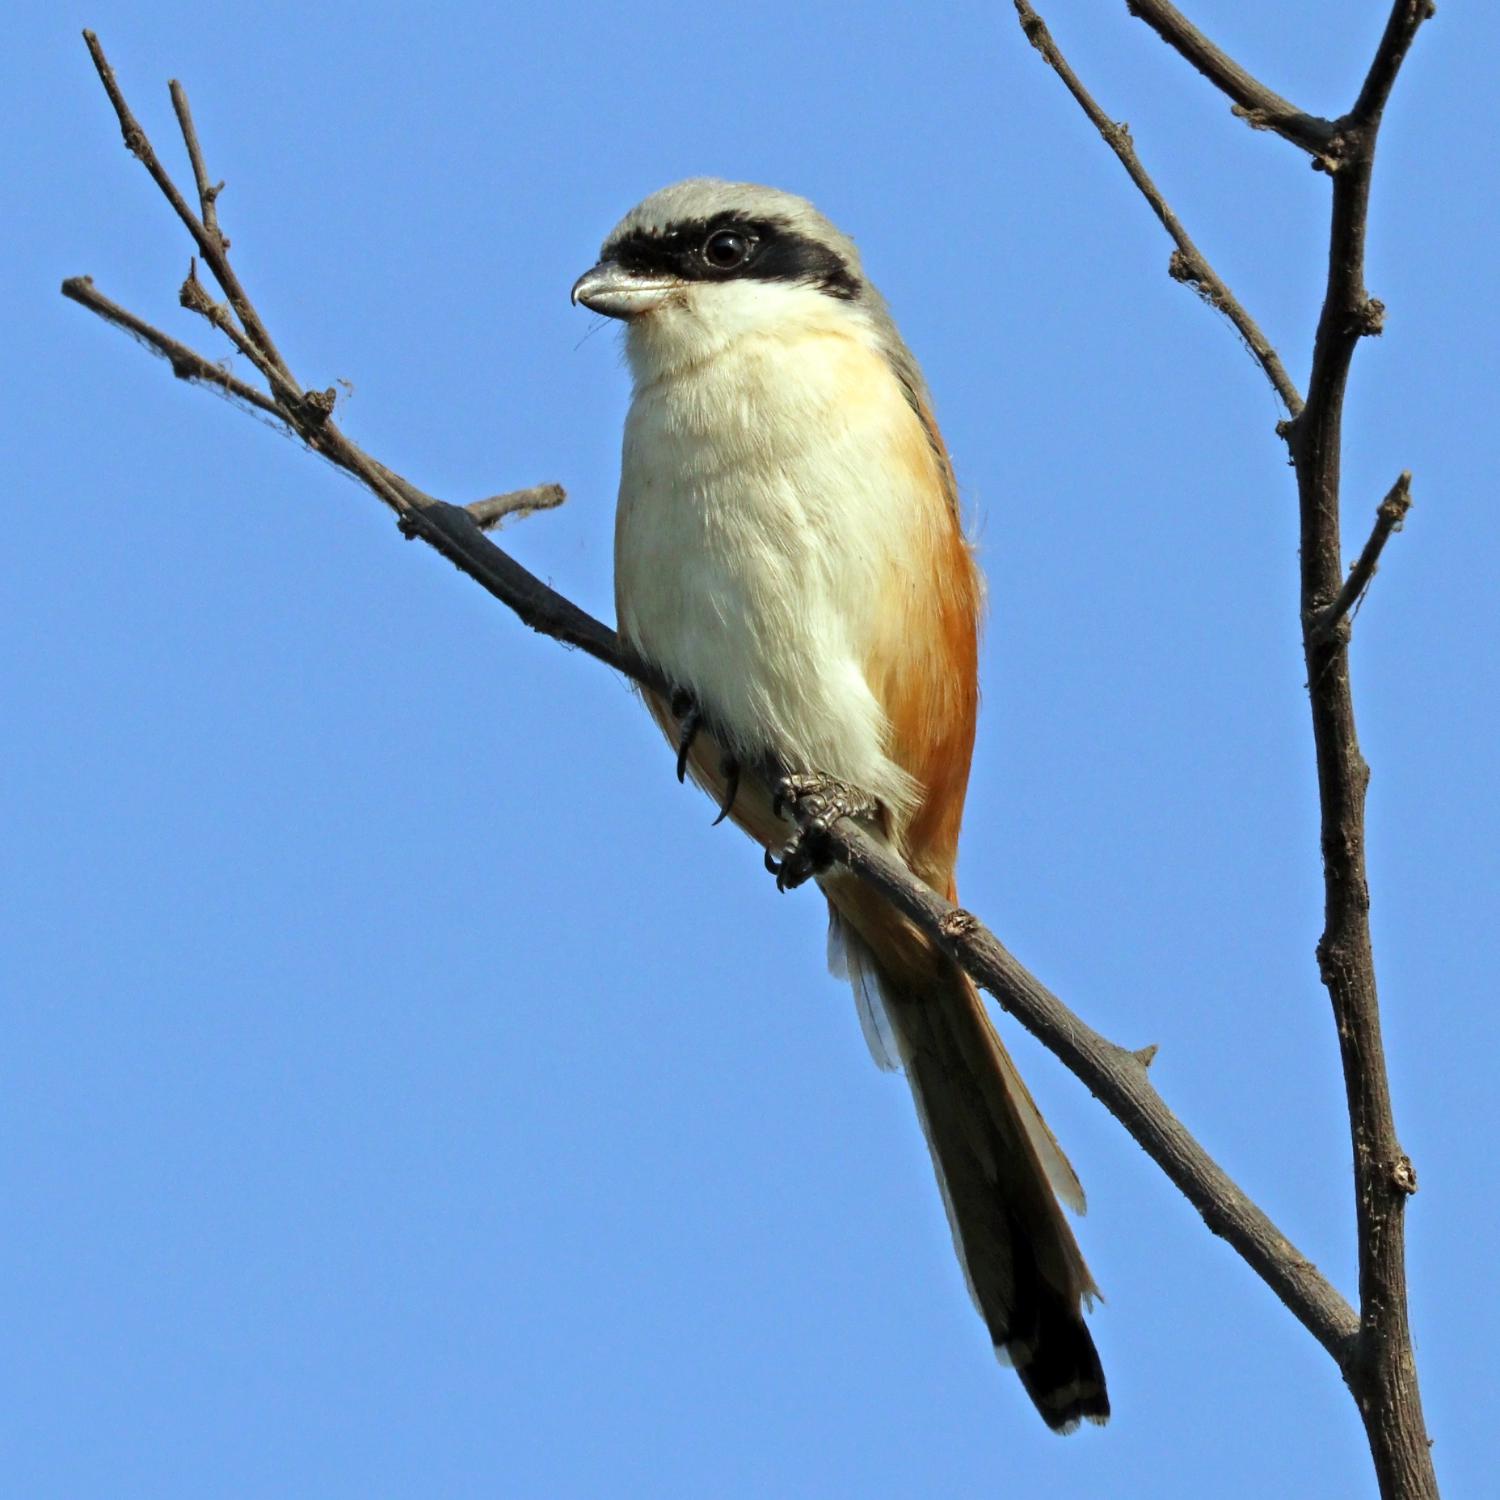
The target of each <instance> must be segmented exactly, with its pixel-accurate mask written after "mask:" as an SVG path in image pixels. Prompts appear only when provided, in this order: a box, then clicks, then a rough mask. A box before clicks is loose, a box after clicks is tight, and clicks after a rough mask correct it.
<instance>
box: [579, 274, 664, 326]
mask: <svg viewBox="0 0 1500 1500" xmlns="http://www.w3.org/2000/svg"><path fill="white" fill-rule="evenodd" d="M681 285H682V283H681V282H680V281H678V280H677V279H676V278H675V277H672V276H637V275H634V274H633V273H632V272H630V271H627V270H626V269H625V268H624V266H622V265H621V264H620V263H619V261H617V260H601V261H600V262H599V264H598V265H597V266H594V267H593V268H592V269H591V270H588V271H585V272H584V273H583V275H582V276H580V277H579V278H578V280H577V281H575V282H574V283H573V304H574V306H575V307H576V306H577V305H578V304H579V303H580V302H581V303H582V304H583V305H584V306H585V307H586V308H588V309H589V310H590V311H591V312H596V313H603V314H604V316H605V317H606V318H627V319H628V318H634V317H638V316H639V315H640V314H641V313H645V312H650V311H651V309H652V308H653V307H657V306H659V305H660V303H661V300H662V298H663V297H665V296H667V295H668V293H670V292H675V291H676V290H677V289H678V288H679V287H680V286H681Z"/></svg>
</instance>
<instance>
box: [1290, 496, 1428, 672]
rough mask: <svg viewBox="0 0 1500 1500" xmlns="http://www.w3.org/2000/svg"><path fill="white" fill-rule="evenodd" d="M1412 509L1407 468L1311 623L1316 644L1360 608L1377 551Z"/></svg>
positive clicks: (1324, 639) (1328, 636)
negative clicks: (1329, 600)
mask: <svg viewBox="0 0 1500 1500" xmlns="http://www.w3.org/2000/svg"><path fill="white" fill-rule="evenodd" d="M1410 509H1411V470H1410V469H1406V470H1404V471H1403V472H1402V474H1401V476H1400V477H1399V478H1398V479H1397V480H1396V482H1395V484H1393V485H1392V486H1391V487H1390V490H1389V491H1388V492H1387V494H1386V497H1385V499H1384V500H1382V501H1381V502H1380V504H1379V505H1378V506H1377V507H1376V509H1375V527H1374V529H1373V530H1372V531H1371V532H1370V539H1369V541H1367V542H1366V543H1365V546H1364V551H1363V552H1361V553H1360V554H1359V557H1358V559H1357V560H1356V562H1355V564H1354V566H1353V567H1352V568H1350V569H1349V576H1348V578H1346V579H1345V580H1344V586H1343V588H1341V589H1340V590H1339V596H1338V598H1337V599H1335V600H1334V601H1333V603H1332V604H1330V605H1329V606H1328V608H1327V609H1326V610H1325V611H1324V612H1323V615H1322V617H1321V618H1320V619H1319V620H1318V621H1317V622H1316V624H1315V626H1314V631H1313V633H1314V636H1315V638H1316V640H1317V642H1318V644H1319V645H1320V646H1321V645H1325V644H1327V642H1328V641H1329V640H1331V639H1332V637H1333V634H1334V632H1335V631H1337V630H1338V628H1339V627H1340V625H1342V624H1343V623H1344V622H1345V620H1346V619H1348V618H1351V617H1352V615H1353V613H1354V611H1356V610H1357V609H1358V607H1359V604H1360V601H1361V600H1362V599H1363V598H1364V595H1365V590H1366V589H1368V588H1369V587H1370V581H1371V579H1373V578H1374V577H1375V569H1376V568H1377V567H1378V566H1379V564H1380V554H1381V552H1383V551H1384V550H1385V544H1386V542H1387V541H1389V540H1390V536H1391V533H1392V532H1393V531H1400V530H1401V526H1402V523H1403V522H1404V521H1405V520H1406V513H1407V511H1409V510H1410Z"/></svg>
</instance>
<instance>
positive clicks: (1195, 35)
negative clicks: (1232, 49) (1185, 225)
mask: <svg viewBox="0 0 1500 1500" xmlns="http://www.w3.org/2000/svg"><path fill="white" fill-rule="evenodd" d="M1125 6H1126V9H1127V10H1129V12H1130V14H1131V15H1133V16H1135V17H1136V18H1137V19H1139V20H1142V21H1144V22H1145V23H1146V24H1147V25H1148V26H1149V27H1150V28H1151V29H1152V31H1154V32H1155V33H1156V34H1157V36H1159V37H1160V38H1161V39H1162V41H1164V42H1165V43H1166V44H1167V45H1168V46H1169V47H1172V48H1174V49H1175V50H1176V51H1178V52H1180V53H1181V54H1182V55H1183V56H1184V57H1185V58H1186V59H1187V60H1188V61H1189V62H1190V63H1192V65H1193V66H1194V67H1195V68H1197V70H1198V71H1199V72H1200V73H1201V74H1202V75H1203V76H1204V77H1205V78H1206V79H1208V81H1209V82H1210V83H1211V84H1213V85H1214V86H1215V87H1216V88H1217V89H1219V90H1221V91H1222V92H1223V93H1226V94H1228V95H1229V97H1230V98H1231V99H1233V100H1234V105H1235V107H1234V113H1235V114H1237V115H1238V116H1239V117H1240V118H1241V119H1242V120H1244V121H1245V122H1246V123H1247V124H1248V125H1249V126H1250V127H1251V128H1252V129H1254V130H1270V131H1274V132H1275V133H1276V134H1277V135H1279V136H1281V137H1282V139H1283V140H1288V141H1290V142H1291V143H1292V144H1293V145H1294V146H1298V147H1300V148H1301V149H1302V150H1303V151H1306V152H1307V153H1308V154H1309V155H1310V156H1314V157H1317V156H1321V155H1322V154H1323V153H1324V151H1326V150H1327V149H1328V144H1329V142H1330V141H1331V140H1332V139H1333V134H1334V129H1335V127H1334V124H1333V122H1332V121H1331V120H1325V119H1323V118H1322V117H1321V116H1320V115H1310V114H1307V113H1306V112H1305V111H1304V110H1300V109H1298V108H1297V106H1296V105H1295V104H1293V103H1292V102H1291V101H1290V100H1287V99H1283V98H1282V97H1281V95H1280V94H1278V93H1277V92H1276V91H1275V90H1274V89H1269V88H1267V87H1266V86H1265V84H1263V83H1262V82H1261V81H1260V80H1259V79H1258V78H1256V77H1255V76H1254V75H1253V74H1251V73H1249V72H1247V71H1246V70H1245V69H1244V68H1242V67H1241V66H1240V65H1239V63H1237V62H1236V61H1235V60H1234V59H1233V58H1232V57H1230V56H1229V54H1228V53H1227V52H1223V51H1221V50H1220V49H1219V48H1218V47H1216V46H1215V45H1214V44H1213V43H1212V42H1211V41H1209V39H1208V38H1207V37H1206V36H1204V34H1203V33H1202V32H1201V31H1199V30H1198V28H1197V27H1196V26H1194V25H1193V23H1192V22H1191V21H1189V20H1188V18H1187V17H1186V16H1185V15H1183V13H1182V12H1181V11H1180V10H1178V9H1177V7H1176V6H1175V5H1173V4H1171V3H1170V0H1125Z"/></svg>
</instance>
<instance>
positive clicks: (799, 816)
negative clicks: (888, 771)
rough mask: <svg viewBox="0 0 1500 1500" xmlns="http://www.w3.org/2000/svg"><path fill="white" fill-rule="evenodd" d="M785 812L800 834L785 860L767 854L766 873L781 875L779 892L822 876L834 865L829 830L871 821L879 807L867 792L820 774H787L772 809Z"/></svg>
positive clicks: (784, 853)
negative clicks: (858, 820)
mask: <svg viewBox="0 0 1500 1500" xmlns="http://www.w3.org/2000/svg"><path fill="white" fill-rule="evenodd" d="M783 809H786V810H787V812H788V813H789V814H790V816H791V818H792V820H793V821H794V822H795V823H796V825H797V831H796V832H795V833H794V834H793V835H792V837H791V838H790V839H789V840H788V841H787V843H786V844H784V845H783V846H782V849H781V855H780V858H779V859H778V858H773V857H772V855H771V852H770V850H769V849H768V850H767V851H766V869H767V870H769V871H770V872H771V874H773V875H774V876H775V877H776V889H777V890H778V891H793V890H796V888H797V887H798V886H799V885H802V884H803V883H804V882H806V881H807V880H810V879H811V878H812V877H813V876H814V875H820V874H822V872H823V871H824V870H826V869H827V868H828V866H829V865H830V864H832V862H833V855H832V853H831V852H830V850H829V847H828V831H829V829H831V828H832V827H833V825H834V824H835V823H837V822H838V820H839V819H840V818H871V817H874V815H875V814H876V813H878V812H879V811H880V804H879V803H878V802H877V801H876V800H875V798H874V797H872V796H871V795H870V794H869V793H868V792H862V791H860V789H859V788H858V787H853V786H850V785H849V784H848V782H845V781H840V780H839V779H838V778H837V777H835V776H827V775H825V774H824V773H823V772H821V771H812V772H804V773H797V774H788V775H786V776H783V777H782V778H781V779H780V780H779V781H778V782H777V783H776V793H775V796H774V797H773V798H772V799H771V810H772V811H773V812H774V813H775V814H776V816H777V817H780V816H781V815H782V810H783Z"/></svg>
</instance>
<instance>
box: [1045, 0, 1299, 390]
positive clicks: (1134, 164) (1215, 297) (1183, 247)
mask: <svg viewBox="0 0 1500 1500" xmlns="http://www.w3.org/2000/svg"><path fill="white" fill-rule="evenodd" d="M1015 6H1016V13H1017V15H1018V16H1019V17H1020V20H1021V29H1022V30H1023V31H1024V32H1025V33H1026V39H1027V40H1028V41H1029V42H1030V43H1031V45H1032V46H1033V47H1035V48H1036V50H1037V51H1038V52H1040V53H1041V54H1042V56H1043V57H1044V58H1045V59H1046V61H1047V64H1048V66H1049V67H1051V69H1052V70H1053V72H1055V73H1056V74H1057V76H1058V77H1059V78H1061V79H1062V81H1063V83H1064V85H1065V86H1066V87H1067V90H1068V92H1069V93H1070V94H1072V96H1073V97H1074V99H1076V100H1077V101H1078V104H1079V107H1080V108H1081V109H1082V110H1083V112H1084V114H1086V115H1087V116H1088V117H1089V119H1090V120H1091V121H1092V122H1093V125H1094V128H1095V129H1096V130H1097V131H1098V132H1099V134H1100V135H1102V136H1103V137H1104V140H1105V143H1106V144H1107V145H1108V146H1109V149H1110V150H1111V151H1113V152H1114V153H1115V155H1116V156H1117V157H1119V158H1120V164H1121V165H1122V166H1123V167H1124V168H1125V170H1126V172H1128V173H1129V174H1130V180H1131V181H1132V182H1133V183H1134V184H1135V185H1136V187H1138V188H1139V189H1140V191H1141V195H1142V196H1143V197H1144V198H1145V200H1146V202H1147V203H1149V204H1150V205H1151V210H1152V212H1153V213H1154V214H1155V215H1156V217H1157V218H1158V219H1159V220H1160V221H1161V224H1162V228H1164V229H1165V230H1166V231H1167V233H1168V234H1169V235H1171V236H1172V239H1173V241H1174V242H1175V243H1176V246H1177V249H1176V251H1175V252H1174V253H1173V255H1172V258H1171V261H1170V262H1169V264H1168V267H1167V270H1168V273H1169V274H1170V275H1171V277H1172V279H1173V280H1174V281H1182V282H1186V283H1187V284H1188V285H1189V286H1191V287H1193V288H1194V289H1195V290H1196V291H1197V293H1198V295H1199V296H1200V297H1202V298H1203V300H1204V301H1205V302H1207V303H1208V304H1209V305H1210V306H1211V307H1215V308H1217V309H1218V310H1219V311H1220V312H1222V313H1223V314H1224V316H1225V317H1227V318H1228V319H1229V321H1230V322H1231V323H1233V324H1234V326H1235V328H1236V329H1237V330H1238V332H1239V335H1240V337H1241V338H1242V339H1244V341H1245V343H1246V344H1247V345H1248V346H1249V349H1250V352H1251V353H1252V354H1253V355H1254V356H1255V358H1256V362H1257V363H1258V364H1259V365H1260V367H1261V369H1262V370H1264V371H1265V373H1266V378H1267V379H1268V380H1269V381H1270V382H1271V385H1272V387H1273V388H1274V389H1275V391H1276V394H1277V395H1278V396H1280V397H1281V400H1282V404H1283V405H1284V406H1285V407H1286V409H1287V411H1288V412H1290V413H1291V415H1292V416H1293V417H1295V416H1296V415H1297V414H1298V413H1299V412H1300V411H1301V410H1302V395H1301V393H1300V392H1299V391H1298V389H1297V387H1296V385H1295V384H1294V382H1293V381H1292V377H1291V376H1290V375H1288V374H1287V372H1286V368H1285V366H1283V365H1282V363H1281V356H1280V355H1279V354H1277V352H1276V350H1275V348H1274V347H1273V346H1272V344H1271V341H1270V340H1269V339H1268V338H1267V337H1266V336H1265V334H1263V333H1262V332H1261V331H1260V327H1259V325H1258V324H1257V323H1256V321H1255V319H1254V318H1252V317H1251V316H1250V314H1249V313H1248V312H1246V310H1245V308H1244V306H1243V305H1242V304H1241V303H1240V301H1239V299H1238V298H1237V297H1236V296H1235V295H1234V293H1233V292H1231V291H1230V290H1229V288H1228V286H1227V285H1225V283H1224V281H1223V278H1222V277H1220V275H1219V274H1218V272H1217V271H1215V270H1214V268H1213V267H1212V266H1211V265H1210V264H1209V263H1208V258H1207V257H1206V256H1205V255H1204V254H1203V252H1202V251H1201V250H1200V249H1199V248H1198V247H1197V246H1196V245H1195V244H1194V243H1193V241H1192V239H1191V238H1190V237H1189V235H1188V232H1187V230H1186V229H1184V228H1183V227H1182V222H1181V220H1179V219H1178V217H1177V215H1176V214H1175V213H1173V212H1172V209H1171V206H1170V205H1169V204H1168V203H1167V200H1166V199H1165V198H1164V197H1162V194H1161V190H1160V189H1159V188H1158V187H1157V186H1156V184H1155V183H1154V182H1153V181H1152V180H1151V178H1150V176H1149V175H1148V173H1147V172H1146V169H1145V168H1144V167H1143V166H1142V165H1141V160H1140V157H1139V156H1137V155H1136V151H1135V145H1134V143H1133V142H1132V141H1131V139H1130V130H1129V127H1128V126H1125V125H1120V124H1117V123H1116V122H1115V121H1113V120H1111V119H1110V118H1109V116H1108V115H1106V114H1105V113H1104V111H1103V110H1102V109H1100V108H1099V105H1098V104H1097V103H1096V102H1095V100H1094V97H1093V95H1092V94H1090V93H1089V91H1088V90H1087V89H1086V88H1084V86H1083V84H1082V83H1081V82H1080V81H1079V79H1078V75H1077V74H1076V73H1075V72H1074V71H1073V69H1072V68H1071V67H1069V66H1068V61H1067V59H1066V58H1065V57H1064V56H1063V55H1062V53H1061V52H1059V51H1058V49H1057V43H1056V42H1054V41H1053V40H1052V33H1051V32H1050V31H1048V30H1047V25H1046V22H1044V21H1043V20H1042V18H1041V17H1040V16H1039V15H1038V14H1037V13H1036V11H1034V10H1033V9H1032V8H1031V6H1030V5H1029V4H1028V3H1027V0H1015Z"/></svg>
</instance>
